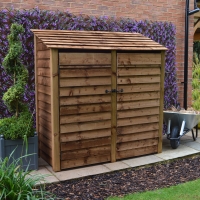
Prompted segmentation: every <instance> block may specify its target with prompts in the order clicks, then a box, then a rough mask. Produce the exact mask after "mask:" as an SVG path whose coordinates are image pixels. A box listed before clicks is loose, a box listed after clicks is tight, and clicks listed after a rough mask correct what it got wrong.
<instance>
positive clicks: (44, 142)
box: [40, 134, 52, 156]
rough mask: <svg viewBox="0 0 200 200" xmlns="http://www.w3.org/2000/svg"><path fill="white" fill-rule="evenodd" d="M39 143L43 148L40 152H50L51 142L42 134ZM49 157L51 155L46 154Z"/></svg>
mask: <svg viewBox="0 0 200 200" xmlns="http://www.w3.org/2000/svg"><path fill="white" fill-rule="evenodd" d="M40 141H41V144H43V146H45V147H44V148H42V150H43V151H44V152H46V153H47V152H48V151H49V152H50V151H52V150H51V149H52V140H49V138H47V137H45V136H44V135H43V134H42V135H40ZM46 148H48V149H49V150H48V151H45V149H46ZM48 155H49V156H51V153H48Z"/></svg>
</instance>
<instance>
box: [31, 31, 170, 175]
mask: <svg viewBox="0 0 200 200" xmlns="http://www.w3.org/2000/svg"><path fill="white" fill-rule="evenodd" d="M32 31H33V33H34V42H35V87H36V88H35V91H36V93H35V94H36V125H37V132H38V135H39V153H40V156H41V157H42V158H43V159H44V160H46V161H47V162H48V163H49V164H50V165H51V166H52V167H53V170H54V171H60V170H63V169H67V168H73V167H78V166H84V165H90V164H95V163H102V162H115V161H116V160H120V159H125V158H130V157H135V156H141V155H146V154H152V153H159V152H161V151H162V123H163V93H164V92H163V91H164V69H165V51H166V50H167V49H166V48H165V47H164V46H162V45H160V44H158V43H156V42H154V41H152V40H151V39H149V38H146V37H144V36H142V35H141V34H138V33H124V32H99V31H61V30H32Z"/></svg>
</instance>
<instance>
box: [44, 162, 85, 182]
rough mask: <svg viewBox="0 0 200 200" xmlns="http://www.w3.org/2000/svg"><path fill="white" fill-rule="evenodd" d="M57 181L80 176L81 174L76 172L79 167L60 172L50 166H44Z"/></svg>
mask: <svg viewBox="0 0 200 200" xmlns="http://www.w3.org/2000/svg"><path fill="white" fill-rule="evenodd" d="M46 168H47V169H48V170H49V171H50V172H51V173H52V174H53V175H54V176H55V177H56V178H57V179H58V180H59V181H65V180H70V179H76V178H80V177H82V175H81V174H79V173H78V171H79V169H71V170H65V171H60V172H54V171H53V169H52V167H51V166H47V167H46Z"/></svg>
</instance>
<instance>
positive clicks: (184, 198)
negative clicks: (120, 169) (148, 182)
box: [108, 179, 200, 200]
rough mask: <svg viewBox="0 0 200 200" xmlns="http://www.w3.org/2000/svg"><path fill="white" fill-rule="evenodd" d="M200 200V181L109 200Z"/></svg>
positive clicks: (109, 199)
mask: <svg viewBox="0 0 200 200" xmlns="http://www.w3.org/2000/svg"><path fill="white" fill-rule="evenodd" d="M122 199H124V200H132V199H134V200H200V179H198V180H195V181H191V182H187V183H184V184H179V185H177V186H172V187H169V188H163V189H159V190H155V191H147V192H142V193H134V194H130V195H127V196H125V197H123V198H119V197H110V198H108V200H122Z"/></svg>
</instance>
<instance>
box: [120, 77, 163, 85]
mask: <svg viewBox="0 0 200 200" xmlns="http://www.w3.org/2000/svg"><path fill="white" fill-rule="evenodd" d="M159 82H160V76H137V77H136V76H129V77H119V78H118V79H117V84H119V85H122V84H135V83H159Z"/></svg>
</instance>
